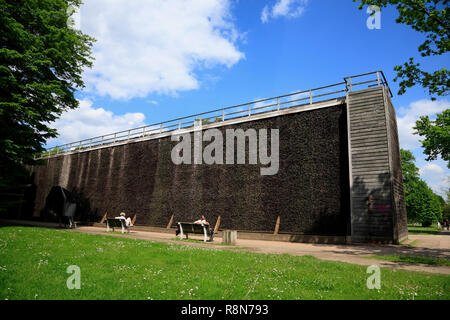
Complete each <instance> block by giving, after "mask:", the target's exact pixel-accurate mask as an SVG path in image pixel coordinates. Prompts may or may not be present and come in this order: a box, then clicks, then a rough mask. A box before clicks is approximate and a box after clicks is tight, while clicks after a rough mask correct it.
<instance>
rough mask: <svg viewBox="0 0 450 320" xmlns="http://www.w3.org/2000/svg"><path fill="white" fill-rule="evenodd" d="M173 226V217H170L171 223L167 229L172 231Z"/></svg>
mask: <svg viewBox="0 0 450 320" xmlns="http://www.w3.org/2000/svg"><path fill="white" fill-rule="evenodd" d="M172 224H173V215H172V216H171V217H170V221H169V224H168V225H167V227H166V229H170V228H171V227H172Z"/></svg>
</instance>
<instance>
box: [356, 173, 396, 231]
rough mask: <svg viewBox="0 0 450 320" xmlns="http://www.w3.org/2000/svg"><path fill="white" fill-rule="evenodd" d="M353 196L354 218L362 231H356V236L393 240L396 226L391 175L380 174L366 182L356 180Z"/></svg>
mask: <svg viewBox="0 0 450 320" xmlns="http://www.w3.org/2000/svg"><path fill="white" fill-rule="evenodd" d="M352 196H353V205H352V207H353V208H352V210H353V218H354V222H355V223H356V228H358V229H360V230H354V234H356V235H358V234H361V233H363V234H365V235H367V236H369V237H388V238H391V239H392V237H393V227H394V226H393V221H392V217H393V212H392V209H393V208H392V195H391V181H390V175H389V173H380V174H378V176H375V175H374V177H373V178H366V179H365V180H364V179H362V178H360V177H356V178H354V180H353V188H352ZM354 227H355V224H354Z"/></svg>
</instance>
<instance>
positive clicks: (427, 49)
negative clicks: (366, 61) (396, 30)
mask: <svg viewBox="0 0 450 320" xmlns="http://www.w3.org/2000/svg"><path fill="white" fill-rule="evenodd" d="M353 1H355V2H361V4H360V6H359V9H362V8H363V7H364V5H376V6H378V7H380V8H382V7H386V6H388V5H392V6H395V7H396V9H397V11H398V14H399V16H398V17H397V19H396V22H397V23H402V24H406V25H408V26H410V27H411V28H412V29H414V30H416V31H418V32H421V33H424V34H425V36H426V40H425V41H424V42H423V43H422V44H421V45H420V46H419V47H418V51H419V52H420V55H421V56H422V57H429V56H437V55H442V54H444V53H446V52H448V51H449V46H450V39H449V37H450V19H449V17H450V10H448V5H449V2H450V1H449V0H353ZM394 70H395V71H397V76H396V78H395V79H394V81H397V80H398V79H402V80H401V82H400V83H399V86H400V89H399V92H398V94H399V95H402V94H404V93H405V92H406V89H407V88H410V87H413V86H414V85H416V84H419V85H421V86H422V87H423V88H426V89H428V92H429V94H430V96H432V99H433V100H434V99H435V97H434V96H435V95H438V96H443V95H447V94H448V93H449V88H450V71H449V70H447V69H446V68H442V69H440V70H435V71H433V72H427V71H425V70H422V69H421V67H420V63H416V62H415V61H414V58H413V57H411V58H409V61H407V62H405V63H404V64H403V65H398V66H396V67H395V68H394Z"/></svg>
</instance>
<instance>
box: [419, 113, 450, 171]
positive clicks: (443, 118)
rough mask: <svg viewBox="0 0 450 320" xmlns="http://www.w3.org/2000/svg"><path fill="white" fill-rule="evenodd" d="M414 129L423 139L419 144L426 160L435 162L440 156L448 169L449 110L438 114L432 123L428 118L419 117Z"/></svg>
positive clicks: (449, 144)
mask: <svg viewBox="0 0 450 320" xmlns="http://www.w3.org/2000/svg"><path fill="white" fill-rule="evenodd" d="M414 129H415V130H416V131H415V132H414V133H415V134H418V135H419V136H421V137H425V140H422V141H421V142H422V147H423V148H424V153H425V154H426V155H427V156H428V157H427V159H426V160H427V161H430V160H436V158H437V157H438V156H441V157H442V159H444V160H445V161H447V167H448V168H450V109H447V110H445V111H444V112H442V113H438V114H437V115H436V120H434V121H431V120H430V118H429V117H428V116H422V117H420V120H417V121H416V126H415V127H414Z"/></svg>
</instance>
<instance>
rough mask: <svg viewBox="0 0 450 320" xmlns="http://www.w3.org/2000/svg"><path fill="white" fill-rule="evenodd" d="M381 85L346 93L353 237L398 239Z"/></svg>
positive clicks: (388, 240) (384, 105)
mask: <svg viewBox="0 0 450 320" xmlns="http://www.w3.org/2000/svg"><path fill="white" fill-rule="evenodd" d="M383 93H384V92H383V88H382V87H376V88H371V89H366V90H361V91H354V92H349V93H347V112H348V116H347V118H348V131H349V159H350V161H349V165H350V188H351V200H350V203H351V204H350V205H351V229H352V230H351V233H352V241H355V242H358V241H368V240H381V241H387V242H395V241H396V240H395V239H394V236H393V214H392V205H393V203H392V191H391V190H392V182H391V175H390V172H391V170H390V155H389V144H388V128H387V118H386V117H387V113H386V112H387V111H386V110H387V109H386V104H385V99H384V94H383Z"/></svg>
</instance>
